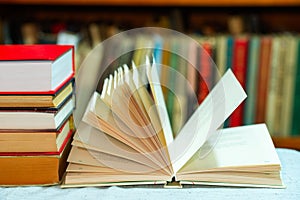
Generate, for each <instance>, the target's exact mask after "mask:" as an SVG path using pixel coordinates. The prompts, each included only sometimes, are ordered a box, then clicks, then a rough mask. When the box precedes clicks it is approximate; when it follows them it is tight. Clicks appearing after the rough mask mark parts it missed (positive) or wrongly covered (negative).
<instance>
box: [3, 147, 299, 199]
mask: <svg viewBox="0 0 300 200" xmlns="http://www.w3.org/2000/svg"><path fill="white" fill-rule="evenodd" d="M277 152H278V155H279V158H280V160H281V162H282V178H283V182H284V184H285V185H286V189H266V188H233V187H210V186H197V187H192V188H190V187H189V188H187V187H185V188H182V189H163V188H153V187H146V186H139V187H105V188H94V187H88V188H71V189H61V188H60V187H59V186H51V187H8V188H5V187H0V200H2V199H3V200H4V199H7V200H8V199H24V200H27V199H28V200H34V199H51V200H56V199H62V200H66V199H72V200H77V199H80V200H81V199H154V200H158V199H224V200H225V199H230V200H232V199H268V200H276V199H295V200H296V199H297V200H299V199H300V152H298V151H295V150H288V149H277Z"/></svg>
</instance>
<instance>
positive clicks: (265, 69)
mask: <svg viewBox="0 0 300 200" xmlns="http://www.w3.org/2000/svg"><path fill="white" fill-rule="evenodd" d="M271 46H272V38H271V37H269V36H266V37H263V38H262V39H261V51H260V55H259V68H258V69H259V70H258V80H257V81H258V88H257V105H256V120H255V121H256V123H263V122H265V115H266V101H267V93H268V92H267V90H268V84H269V72H270V60H271V59H270V56H271Z"/></svg>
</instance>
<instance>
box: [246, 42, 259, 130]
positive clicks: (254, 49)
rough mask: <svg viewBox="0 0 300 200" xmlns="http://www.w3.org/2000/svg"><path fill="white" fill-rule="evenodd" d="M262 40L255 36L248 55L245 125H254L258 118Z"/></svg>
mask: <svg viewBox="0 0 300 200" xmlns="http://www.w3.org/2000/svg"><path fill="white" fill-rule="evenodd" d="M259 50H260V38H259V37H258V36H253V37H252V38H251V39H250V47H249V53H248V58H249V59H248V68H247V77H246V92H247V94H248V97H247V99H246V101H245V111H244V124H247V125H248V124H253V123H254V122H255V116H256V113H255V111H256V98H257V97H256V96H257V71H258V65H259Z"/></svg>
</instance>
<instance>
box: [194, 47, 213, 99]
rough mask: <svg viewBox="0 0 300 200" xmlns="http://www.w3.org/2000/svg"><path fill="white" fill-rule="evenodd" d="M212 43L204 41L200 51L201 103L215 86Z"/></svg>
mask: <svg viewBox="0 0 300 200" xmlns="http://www.w3.org/2000/svg"><path fill="white" fill-rule="evenodd" d="M211 56H212V45H211V44H210V43H207V42H204V43H203V44H202V49H201V51H200V63H199V64H200V67H199V69H200V70H199V71H200V76H201V79H200V81H199V87H198V89H199V90H198V103H199V104H201V103H202V101H203V100H204V99H205V97H206V96H207V95H208V93H209V90H210V89H212V86H213V78H214V77H213V69H212V58H211Z"/></svg>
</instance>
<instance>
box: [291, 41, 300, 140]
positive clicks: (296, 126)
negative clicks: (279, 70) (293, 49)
mask: <svg viewBox="0 0 300 200" xmlns="http://www.w3.org/2000/svg"><path fill="white" fill-rule="evenodd" d="M297 43H298V44H297V61H296V83H295V93H294V101H293V102H294V106H293V114H292V115H293V117H292V120H293V122H292V129H291V135H294V136H295V135H298V136H299V135H300V123H299V120H300V103H299V102H300V39H299V37H298V41H297Z"/></svg>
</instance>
